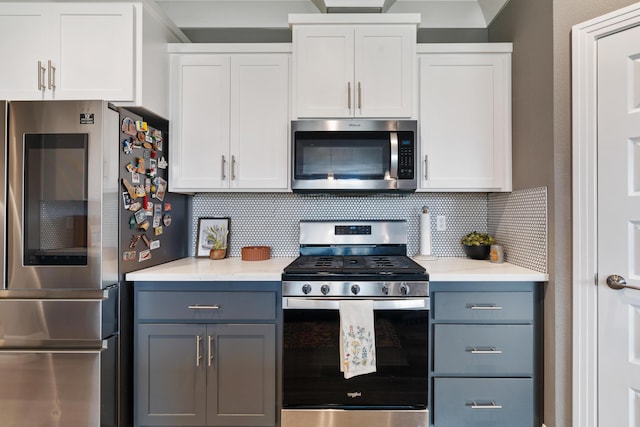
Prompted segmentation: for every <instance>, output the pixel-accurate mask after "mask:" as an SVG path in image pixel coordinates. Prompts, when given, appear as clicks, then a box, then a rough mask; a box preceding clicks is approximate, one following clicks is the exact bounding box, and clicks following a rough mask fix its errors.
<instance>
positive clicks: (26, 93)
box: [0, 3, 135, 100]
mask: <svg viewBox="0 0 640 427" xmlns="http://www.w3.org/2000/svg"><path fill="white" fill-rule="evenodd" d="M134 29H135V26H134V7H133V5H132V4H123V3H120V4H111V3H108V4H104V3H103V4H100V3H97V4H87V3H74V4H69V3H0V37H1V38H2V40H4V42H3V43H2V44H0V55H1V56H2V58H3V66H2V67H1V69H0V98H3V99H78V98H81V99H89V98H96V99H109V100H126V99H133V94H134V92H133V89H134V87H133V86H134V75H135V74H134V73H135V67H134V62H133V60H134V45H133V39H134ZM8 40H13V41H14V42H12V43H9V42H7V41H8Z"/></svg>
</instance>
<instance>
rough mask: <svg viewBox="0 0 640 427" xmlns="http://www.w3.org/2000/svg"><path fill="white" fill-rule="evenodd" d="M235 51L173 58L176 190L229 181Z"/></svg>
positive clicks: (219, 185) (201, 188)
mask: <svg viewBox="0 0 640 427" xmlns="http://www.w3.org/2000/svg"><path fill="white" fill-rule="evenodd" d="M229 82H230V57H229V55H174V56H173V57H172V58H171V100H172V101H171V117H172V120H173V121H172V127H171V139H172V140H173V141H175V143H174V144H171V145H170V148H169V150H170V157H171V159H172V161H171V167H170V168H169V189H170V190H171V191H205V190H212V189H216V188H228V187H229V163H230V162H229V99H230V98H229V93H230V92H229Z"/></svg>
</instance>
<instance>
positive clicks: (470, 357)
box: [433, 324, 534, 376]
mask: <svg viewBox="0 0 640 427" xmlns="http://www.w3.org/2000/svg"><path fill="white" fill-rule="evenodd" d="M433 347H434V349H433V350H434V361H433V365H434V366H433V369H434V372H436V373H437V374H439V375H441V374H464V375H483V376H496V375H510V376H514V375H516V376H530V375H532V374H533V360H534V358H533V356H534V349H533V325H450V324H436V325H435V326H434V341H433Z"/></svg>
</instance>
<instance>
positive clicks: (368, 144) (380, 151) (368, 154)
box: [295, 132, 391, 180]
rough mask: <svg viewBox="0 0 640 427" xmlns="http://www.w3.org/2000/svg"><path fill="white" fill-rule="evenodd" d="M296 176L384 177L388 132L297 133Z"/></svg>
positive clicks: (304, 177) (298, 177) (386, 162)
mask: <svg viewBox="0 0 640 427" xmlns="http://www.w3.org/2000/svg"><path fill="white" fill-rule="evenodd" d="M295 138H296V140H295V178H296V179H376V180H377V179H384V178H385V176H388V174H389V167H390V156H391V148H390V143H389V134H388V132H297V133H296V137H295Z"/></svg>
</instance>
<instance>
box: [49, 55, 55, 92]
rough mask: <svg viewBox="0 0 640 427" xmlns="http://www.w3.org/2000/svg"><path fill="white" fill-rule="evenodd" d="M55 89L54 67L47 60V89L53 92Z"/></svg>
mask: <svg viewBox="0 0 640 427" xmlns="http://www.w3.org/2000/svg"><path fill="white" fill-rule="evenodd" d="M55 88H56V67H54V66H53V64H52V63H51V60H49V89H51V90H54V89H55Z"/></svg>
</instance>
